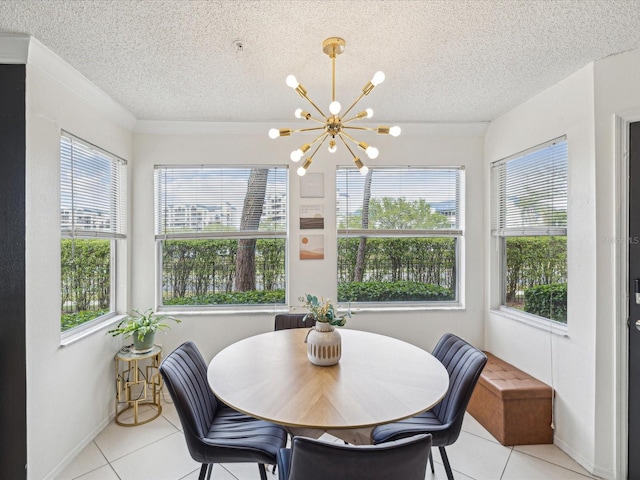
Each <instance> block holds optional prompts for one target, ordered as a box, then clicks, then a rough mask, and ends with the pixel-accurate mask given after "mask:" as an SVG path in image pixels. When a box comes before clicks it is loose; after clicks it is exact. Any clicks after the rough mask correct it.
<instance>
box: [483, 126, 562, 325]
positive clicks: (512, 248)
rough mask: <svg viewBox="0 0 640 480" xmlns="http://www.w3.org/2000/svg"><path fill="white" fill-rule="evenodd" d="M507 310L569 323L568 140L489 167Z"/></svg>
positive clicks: (494, 229) (504, 300)
mask: <svg viewBox="0 0 640 480" xmlns="http://www.w3.org/2000/svg"><path fill="white" fill-rule="evenodd" d="M491 181H492V195H493V205H492V234H493V235H494V236H495V237H496V239H497V242H498V248H499V253H500V254H499V259H500V288H501V305H502V307H503V308H509V309H517V310H519V311H522V312H525V313H528V314H531V315H536V316H538V317H542V318H544V319H550V320H554V321H556V322H560V323H566V322H567V141H566V138H564V137H562V138H559V139H555V140H553V141H550V142H548V143H545V144H543V145H540V146H537V147H534V148H532V149H530V150H527V151H525V152H521V153H518V154H516V155H513V156H511V157H508V158H505V159H503V160H500V161H498V162H495V163H493V164H492V166H491Z"/></svg>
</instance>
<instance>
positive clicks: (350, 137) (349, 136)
mask: <svg viewBox="0 0 640 480" xmlns="http://www.w3.org/2000/svg"><path fill="white" fill-rule="evenodd" d="M340 133H341V134H342V135H344V136H345V137H347V138H348V139H349V140H351V141H352V142H353V143H355V144H356V145H358V141H357V140H356V139H355V138H353V137H352V136H351V135H349V134H348V133H347V132H340ZM343 141H344V140H343Z"/></svg>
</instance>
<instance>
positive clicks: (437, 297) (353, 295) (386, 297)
mask: <svg viewBox="0 0 640 480" xmlns="http://www.w3.org/2000/svg"><path fill="white" fill-rule="evenodd" d="M445 300H454V295H453V292H452V291H451V290H449V289H448V288H445V287H440V286H438V285H431V284H425V283H420V282H408V281H397V282H349V283H339V284H338V301H339V302H402V301H418V302H420V301H445Z"/></svg>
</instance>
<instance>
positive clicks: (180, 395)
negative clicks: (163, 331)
mask: <svg viewBox="0 0 640 480" xmlns="http://www.w3.org/2000/svg"><path fill="white" fill-rule="evenodd" d="M160 374H161V375H162V378H163V379H164V382H165V386H166V388H167V390H169V394H170V395H171V398H172V399H173V403H174V405H175V407H176V411H177V412H178V416H179V417H180V423H181V424H182V429H183V431H184V436H185V439H186V441H187V446H188V447H189V452H190V453H191V456H192V457H193V459H194V460H196V461H199V462H201V463H206V462H205V460H204V452H203V450H202V443H201V441H200V440H201V439H203V438H205V437H206V436H207V433H208V432H209V427H210V426H211V424H212V423H213V418H214V417H215V414H216V411H217V408H218V401H217V400H216V397H215V396H214V395H213V392H212V391H211V389H210V388H209V382H208V381H207V364H206V363H205V361H204V358H202V354H201V353H200V351H199V350H198V348H197V347H196V346H195V344H194V343H193V342H185V343H183V344H182V345H180V346H179V347H178V348H176V349H175V350H174V351H173V352H171V353H170V354H169V355H168V356H167V358H165V359H164V360H163V361H162V363H161V364H160Z"/></svg>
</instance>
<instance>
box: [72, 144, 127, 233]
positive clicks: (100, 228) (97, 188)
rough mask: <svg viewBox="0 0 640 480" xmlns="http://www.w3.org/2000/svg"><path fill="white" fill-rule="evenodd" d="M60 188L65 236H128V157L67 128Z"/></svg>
mask: <svg viewBox="0 0 640 480" xmlns="http://www.w3.org/2000/svg"><path fill="white" fill-rule="evenodd" d="M60 190H61V191H60V226H61V231H62V236H63V237H87V238H95V237H100V238H123V237H124V236H125V234H126V231H125V229H126V221H125V219H126V212H125V205H126V161H125V160H123V159H121V158H118V157H116V156H114V155H112V154H110V153H108V152H105V151H104V150H102V149H100V148H98V147H95V146H93V145H91V144H89V143H87V142H84V141H82V140H80V139H78V138H76V137H74V136H73V135H71V134H69V133H66V132H63V133H62V137H61V140H60Z"/></svg>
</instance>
